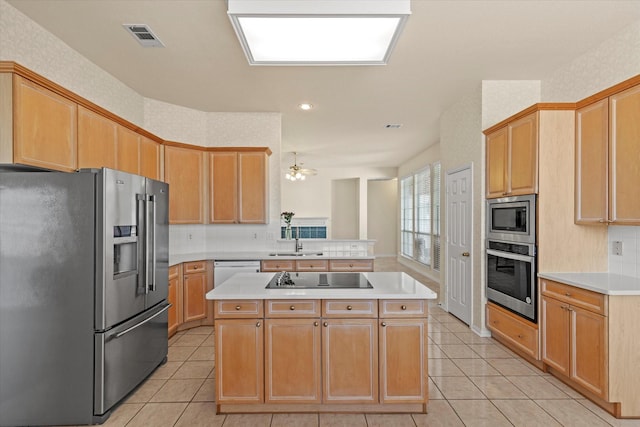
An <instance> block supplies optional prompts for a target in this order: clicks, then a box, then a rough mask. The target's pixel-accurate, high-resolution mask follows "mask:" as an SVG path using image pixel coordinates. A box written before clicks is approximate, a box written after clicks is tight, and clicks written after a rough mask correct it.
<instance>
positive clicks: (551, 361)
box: [540, 296, 570, 376]
mask: <svg viewBox="0 0 640 427" xmlns="http://www.w3.org/2000/svg"><path fill="white" fill-rule="evenodd" d="M540 322H541V328H542V361H543V362H544V363H546V364H547V365H549V366H551V367H552V368H554V369H556V370H557V371H558V372H560V373H561V374H564V375H566V376H569V354H570V349H569V322H570V317H569V306H568V305H567V304H565V303H562V302H560V301H558V300H556V299H554V298H549V297H545V296H543V297H542V319H541V321H540Z"/></svg>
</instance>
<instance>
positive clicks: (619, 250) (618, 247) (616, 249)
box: [612, 240, 622, 255]
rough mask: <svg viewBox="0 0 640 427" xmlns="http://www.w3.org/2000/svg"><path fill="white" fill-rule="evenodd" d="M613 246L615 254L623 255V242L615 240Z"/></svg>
mask: <svg viewBox="0 0 640 427" xmlns="http://www.w3.org/2000/svg"><path fill="white" fill-rule="evenodd" d="M612 246H613V248H612V251H613V254H614V255H622V242H621V241H618V240H616V241H614V242H613V245H612Z"/></svg>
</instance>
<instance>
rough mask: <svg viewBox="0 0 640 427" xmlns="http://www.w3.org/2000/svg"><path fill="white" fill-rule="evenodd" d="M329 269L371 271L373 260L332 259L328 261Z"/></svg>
mask: <svg viewBox="0 0 640 427" xmlns="http://www.w3.org/2000/svg"><path fill="white" fill-rule="evenodd" d="M329 271H373V260H371V259H334V260H331V262H329Z"/></svg>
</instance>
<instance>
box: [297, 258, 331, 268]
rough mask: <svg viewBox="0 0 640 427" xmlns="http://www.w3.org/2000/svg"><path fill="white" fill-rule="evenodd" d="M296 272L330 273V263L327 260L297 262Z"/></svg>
mask: <svg viewBox="0 0 640 427" xmlns="http://www.w3.org/2000/svg"><path fill="white" fill-rule="evenodd" d="M296 271H329V261H327V260H326V259H305V260H300V261H296Z"/></svg>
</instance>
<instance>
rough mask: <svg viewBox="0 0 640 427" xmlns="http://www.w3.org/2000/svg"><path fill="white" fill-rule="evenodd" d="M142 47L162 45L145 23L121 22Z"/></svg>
mask: <svg viewBox="0 0 640 427" xmlns="http://www.w3.org/2000/svg"><path fill="white" fill-rule="evenodd" d="M122 26H123V27H124V28H125V30H127V31H128V32H129V33H130V34H131V35H132V36H133V37H134V38H135V39H136V40H138V43H140V44H141V45H142V47H164V44H162V42H161V41H160V39H159V38H158V37H157V36H156V35H155V34H153V31H151V29H150V28H149V27H148V26H146V25H145V24H122Z"/></svg>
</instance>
